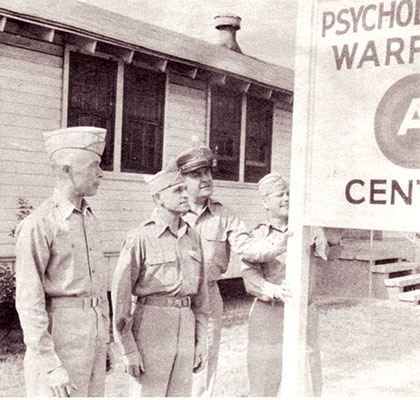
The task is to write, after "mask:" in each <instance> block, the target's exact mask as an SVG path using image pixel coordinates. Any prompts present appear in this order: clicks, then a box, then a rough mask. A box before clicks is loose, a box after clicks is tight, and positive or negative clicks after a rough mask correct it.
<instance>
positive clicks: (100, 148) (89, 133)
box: [43, 126, 106, 157]
mask: <svg viewBox="0 0 420 400" xmlns="http://www.w3.org/2000/svg"><path fill="white" fill-rule="evenodd" d="M43 136H44V140H45V148H46V150H47V153H48V155H49V156H50V157H51V156H52V155H53V154H54V153H55V152H56V151H58V150H63V149H82V150H88V151H93V152H94V153H96V154H98V156H102V153H103V152H104V148H105V136H106V129H103V128H96V127H94V126H76V127H73V128H64V129H59V130H56V131H53V132H44V134H43Z"/></svg>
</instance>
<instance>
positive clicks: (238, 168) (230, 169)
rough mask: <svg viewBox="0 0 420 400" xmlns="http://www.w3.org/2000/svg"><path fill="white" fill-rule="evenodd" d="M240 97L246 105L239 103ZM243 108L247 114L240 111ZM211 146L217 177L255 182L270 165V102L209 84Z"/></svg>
mask: <svg viewBox="0 0 420 400" xmlns="http://www.w3.org/2000/svg"><path fill="white" fill-rule="evenodd" d="M243 101H245V103H244V104H246V107H244V108H243V107H242V104H243ZM245 110H246V118H245V119H244V118H242V111H244V112H245ZM210 115H211V118H210V147H211V149H212V150H213V151H214V153H215V154H216V156H217V169H216V170H215V171H214V173H213V176H214V178H216V179H223V180H229V181H241V182H258V181H259V180H260V179H261V178H262V177H263V176H264V175H266V174H268V173H269V172H270V169H271V146H272V134H273V103H272V102H271V101H269V100H265V99H263V98H260V97H251V96H247V97H246V98H245V95H243V94H242V93H238V92H236V91H235V90H234V89H230V90H228V89H223V90H222V89H219V88H212V92H211V113H210Z"/></svg>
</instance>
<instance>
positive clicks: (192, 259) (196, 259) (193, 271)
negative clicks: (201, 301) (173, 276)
mask: <svg viewBox="0 0 420 400" xmlns="http://www.w3.org/2000/svg"><path fill="white" fill-rule="evenodd" d="M185 263H186V265H185V266H184V267H183V277H182V278H183V283H184V286H186V284H187V282H188V286H189V287H188V291H189V294H195V293H197V290H198V284H199V281H200V277H201V275H202V268H203V267H202V264H201V263H202V259H201V253H200V252H199V251H197V250H190V251H188V252H187V257H185Z"/></svg>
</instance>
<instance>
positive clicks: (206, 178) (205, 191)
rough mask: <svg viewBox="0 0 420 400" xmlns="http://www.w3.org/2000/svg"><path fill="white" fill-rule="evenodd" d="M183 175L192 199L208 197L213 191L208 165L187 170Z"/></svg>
mask: <svg viewBox="0 0 420 400" xmlns="http://www.w3.org/2000/svg"><path fill="white" fill-rule="evenodd" d="M184 177H185V183H186V185H187V190H188V195H189V196H190V198H191V200H192V201H196V200H204V199H208V198H209V197H210V196H211V194H212V193H213V178H212V176H211V170H210V168H209V167H202V168H199V169H196V170H195V171H191V172H187V173H186V174H184Z"/></svg>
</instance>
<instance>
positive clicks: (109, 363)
mask: <svg viewBox="0 0 420 400" xmlns="http://www.w3.org/2000/svg"><path fill="white" fill-rule="evenodd" d="M114 367H115V357H114V353H113V351H112V349H111V344H110V343H107V345H106V373H107V374H110V373H111V372H112V371H113V370H114Z"/></svg>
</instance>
